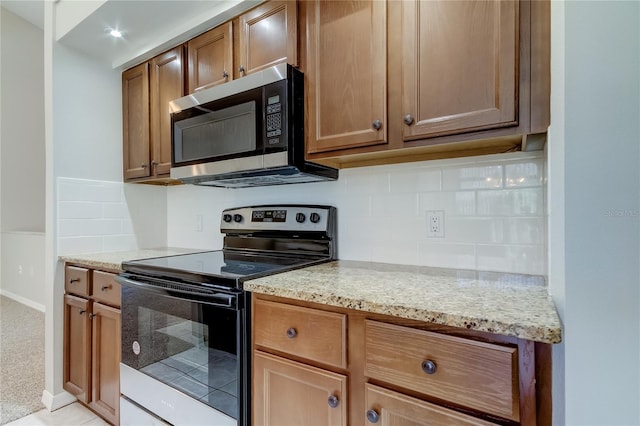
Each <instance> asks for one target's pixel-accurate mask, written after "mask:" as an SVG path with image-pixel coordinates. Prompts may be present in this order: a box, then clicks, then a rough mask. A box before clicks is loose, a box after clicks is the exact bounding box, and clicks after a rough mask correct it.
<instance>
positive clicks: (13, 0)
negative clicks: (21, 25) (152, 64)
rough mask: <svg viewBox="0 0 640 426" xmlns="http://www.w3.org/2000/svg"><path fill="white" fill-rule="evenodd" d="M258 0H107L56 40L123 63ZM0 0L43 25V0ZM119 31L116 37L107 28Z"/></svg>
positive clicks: (201, 29) (139, 58) (148, 54)
mask: <svg viewBox="0 0 640 426" xmlns="http://www.w3.org/2000/svg"><path fill="white" fill-rule="evenodd" d="M262 1H263V0H108V1H106V2H105V3H104V4H103V5H102V6H100V7H99V8H98V9H97V10H96V11H95V12H93V13H92V14H91V15H89V17H87V18H86V19H84V20H82V21H81V22H80V23H79V24H78V25H76V26H75V27H74V28H73V29H71V30H70V31H69V32H68V33H66V34H65V35H63V36H62V37H61V38H60V39H59V40H58V41H59V42H60V43H63V44H65V45H67V46H70V47H72V48H74V49H76V50H79V51H81V52H83V53H85V54H87V55H89V56H92V57H94V58H96V59H98V60H100V61H104V62H105V63H108V64H110V66H111V67H113V68H122V69H125V68H128V67H130V66H132V65H135V64H137V63H140V62H143V61H145V60H147V59H150V58H151V57H153V56H155V55H157V54H158V53H161V52H163V51H164V50H167V49H169V48H171V47H173V46H176V45H178V44H180V43H182V42H184V41H186V40H188V39H189V38H191V37H193V36H195V35H197V34H199V33H201V32H204V31H205V30H207V29H209V28H212V27H214V26H216V25H218V24H220V23H222V22H224V21H226V20H228V19H230V18H232V17H233V16H236V15H238V14H240V13H242V12H244V11H246V10H248V9H249V8H251V7H253V6H255V5H256V4H258V3H261V2H262ZM1 4H2V6H3V7H5V8H6V9H9V10H10V11H12V12H13V13H15V14H17V15H19V16H20V17H22V18H24V19H25V20H27V21H29V22H31V23H33V24H34V25H36V26H38V27H40V28H42V27H43V21H44V19H43V1H42V0H2V3H1ZM110 28H116V29H118V30H120V31H122V33H123V37H122V38H121V39H115V38H113V37H111V36H109V35H108V31H107V29H110Z"/></svg>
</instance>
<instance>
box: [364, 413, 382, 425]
mask: <svg viewBox="0 0 640 426" xmlns="http://www.w3.org/2000/svg"><path fill="white" fill-rule="evenodd" d="M379 418H380V415H379V414H378V412H377V411H376V410H369V411H367V420H369V423H378V419H379Z"/></svg>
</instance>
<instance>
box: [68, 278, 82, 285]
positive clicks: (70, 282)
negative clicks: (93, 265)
mask: <svg viewBox="0 0 640 426" xmlns="http://www.w3.org/2000/svg"><path fill="white" fill-rule="evenodd" d="M79 282H80V278H71V279H70V280H69V284H73V283H79Z"/></svg>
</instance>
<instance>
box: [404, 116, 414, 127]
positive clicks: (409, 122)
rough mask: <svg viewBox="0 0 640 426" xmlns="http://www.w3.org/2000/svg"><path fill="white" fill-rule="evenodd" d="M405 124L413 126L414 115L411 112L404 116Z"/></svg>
mask: <svg viewBox="0 0 640 426" xmlns="http://www.w3.org/2000/svg"><path fill="white" fill-rule="evenodd" d="M404 124H406V125H407V126H411V125H412V124H413V116H412V115H411V114H407V115H405V116H404Z"/></svg>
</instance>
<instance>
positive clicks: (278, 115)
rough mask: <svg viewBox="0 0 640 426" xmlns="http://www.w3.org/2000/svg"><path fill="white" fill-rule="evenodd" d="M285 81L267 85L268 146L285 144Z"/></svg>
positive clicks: (266, 126)
mask: <svg viewBox="0 0 640 426" xmlns="http://www.w3.org/2000/svg"><path fill="white" fill-rule="evenodd" d="M282 83H284V81H279V82H276V83H272V84H269V85H267V86H265V91H264V102H265V104H266V105H265V108H264V111H265V128H266V129H265V130H266V144H265V145H266V147H267V148H274V147H280V146H284V145H285V140H286V138H285V136H286V135H285V132H286V129H284V128H283V122H284V120H283V115H284V114H286V92H285V90H286V85H285V84H282Z"/></svg>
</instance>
